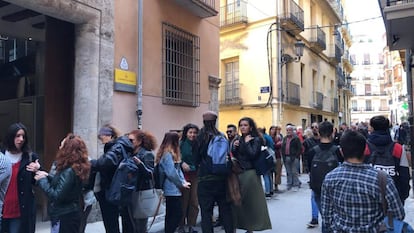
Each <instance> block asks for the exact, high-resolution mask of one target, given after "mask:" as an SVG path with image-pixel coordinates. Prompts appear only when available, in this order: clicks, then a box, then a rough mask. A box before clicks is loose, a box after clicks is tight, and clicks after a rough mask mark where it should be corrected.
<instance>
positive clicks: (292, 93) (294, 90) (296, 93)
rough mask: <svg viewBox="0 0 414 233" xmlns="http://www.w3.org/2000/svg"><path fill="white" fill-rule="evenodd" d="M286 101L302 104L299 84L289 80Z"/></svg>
mask: <svg viewBox="0 0 414 233" xmlns="http://www.w3.org/2000/svg"><path fill="white" fill-rule="evenodd" d="M286 102H287V103H289V104H293V105H300V86H299V85H298V84H296V83H292V82H288V85H287V98H286Z"/></svg>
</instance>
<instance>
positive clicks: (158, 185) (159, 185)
mask: <svg viewBox="0 0 414 233" xmlns="http://www.w3.org/2000/svg"><path fill="white" fill-rule="evenodd" d="M152 176H153V179H154V188H155V189H163V186H164V181H165V174H164V172H163V171H161V165H160V163H157V164H155V166H154V171H153V172H152Z"/></svg>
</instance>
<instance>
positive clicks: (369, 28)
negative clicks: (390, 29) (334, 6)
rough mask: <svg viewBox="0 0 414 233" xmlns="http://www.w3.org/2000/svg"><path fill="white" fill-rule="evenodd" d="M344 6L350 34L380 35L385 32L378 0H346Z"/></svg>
mask: <svg viewBox="0 0 414 233" xmlns="http://www.w3.org/2000/svg"><path fill="white" fill-rule="evenodd" d="M345 7H346V17H347V19H348V22H349V23H350V24H349V27H350V30H351V34H352V35H364V34H365V35H369V36H372V37H376V36H379V37H381V36H382V35H383V34H384V33H385V28H384V21H383V19H382V18H381V11H380V8H379V4H378V0H346V6H345Z"/></svg>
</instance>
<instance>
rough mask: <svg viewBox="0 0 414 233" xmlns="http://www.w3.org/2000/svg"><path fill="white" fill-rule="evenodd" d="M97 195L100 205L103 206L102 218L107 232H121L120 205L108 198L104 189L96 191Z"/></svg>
mask: <svg viewBox="0 0 414 233" xmlns="http://www.w3.org/2000/svg"><path fill="white" fill-rule="evenodd" d="M95 196H96V199H98V202H99V207H100V208H101V214H102V220H103V223H104V226H105V230H106V233H120V232H119V220H118V219H119V207H118V206H117V205H113V204H112V203H110V202H108V201H107V200H106V198H105V191H104V190H103V191H100V192H98V193H96V194H95Z"/></svg>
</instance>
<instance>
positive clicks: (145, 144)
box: [128, 129, 157, 233]
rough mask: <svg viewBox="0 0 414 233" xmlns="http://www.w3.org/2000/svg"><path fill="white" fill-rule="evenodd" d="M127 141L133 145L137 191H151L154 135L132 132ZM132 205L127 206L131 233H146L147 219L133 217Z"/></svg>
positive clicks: (144, 132)
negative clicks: (136, 166)
mask: <svg viewBox="0 0 414 233" xmlns="http://www.w3.org/2000/svg"><path fill="white" fill-rule="evenodd" d="M128 138H129V140H130V141H131V142H132V144H133V145H134V151H133V152H132V156H133V159H134V161H135V163H136V164H137V165H138V174H137V184H136V187H137V190H147V189H152V188H154V187H153V182H152V172H153V171H154V157H155V156H154V153H153V152H152V151H153V150H155V148H156V147H157V140H156V138H155V137H154V135H152V134H150V133H149V132H147V131H143V130H139V129H136V130H133V131H131V132H130V133H129V134H128ZM133 207H134V205H131V206H129V210H128V212H129V213H130V215H131V218H130V219H132V220H133V221H134V222H133V224H132V225H133V229H134V231H133V233H146V232H147V224H148V218H141V217H138V216H134V209H133Z"/></svg>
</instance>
